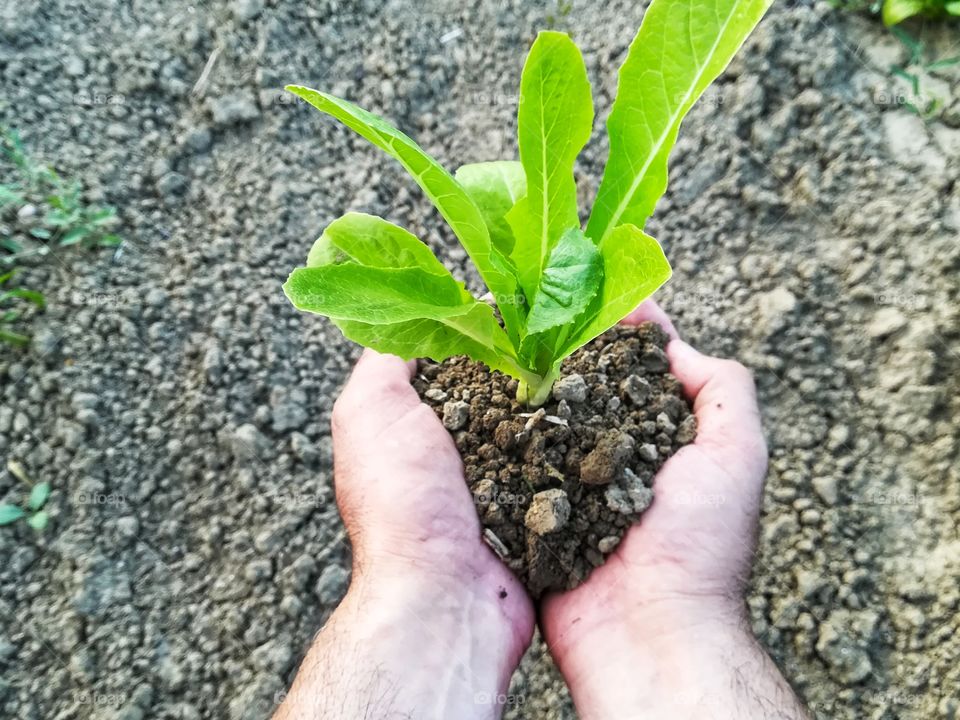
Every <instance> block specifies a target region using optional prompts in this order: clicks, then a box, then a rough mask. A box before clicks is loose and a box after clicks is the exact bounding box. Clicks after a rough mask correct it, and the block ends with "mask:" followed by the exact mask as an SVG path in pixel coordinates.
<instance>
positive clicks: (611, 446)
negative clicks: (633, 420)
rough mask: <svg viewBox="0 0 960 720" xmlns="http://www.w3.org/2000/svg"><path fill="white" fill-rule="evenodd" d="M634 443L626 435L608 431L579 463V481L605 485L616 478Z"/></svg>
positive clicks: (621, 470)
mask: <svg viewBox="0 0 960 720" xmlns="http://www.w3.org/2000/svg"><path fill="white" fill-rule="evenodd" d="M635 447H636V442H635V441H634V439H633V438H632V437H631V436H630V435H628V434H627V433H624V432H620V431H619V430H608V431H607V432H605V433H604V434H603V435H601V436H600V439H599V440H598V441H597V446H596V447H595V448H594V449H593V450H591V451H590V452H589V453H588V454H587V456H586V457H585V458H584V459H583V462H581V463H580V480H581V481H582V482H584V483H586V484H588V485H607V484H609V483H611V482H613V480H614V479H615V478H617V477H618V476H619V475H620V473H621V472H623V468H624V466H625V465H626V462H627V460H628V459H629V458H630V455H631V454H632V453H633V451H634V448H635Z"/></svg>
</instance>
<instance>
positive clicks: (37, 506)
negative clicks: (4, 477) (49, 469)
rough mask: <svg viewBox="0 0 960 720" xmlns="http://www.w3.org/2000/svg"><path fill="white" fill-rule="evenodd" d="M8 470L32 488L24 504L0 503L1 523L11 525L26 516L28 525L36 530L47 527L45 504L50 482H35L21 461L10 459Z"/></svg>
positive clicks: (48, 494) (48, 495) (47, 518)
mask: <svg viewBox="0 0 960 720" xmlns="http://www.w3.org/2000/svg"><path fill="white" fill-rule="evenodd" d="M7 470H9V471H10V474H11V475H13V476H14V477H16V478H17V479H18V480H20V481H21V482H23V483H25V484H26V485H27V486H28V487H29V488H30V494H29V495H28V496H27V501H26V503H24V504H23V505H11V504H10V503H0V525H10V524H11V523H15V522H17V521H18V520H21V519H23V518H26V522H27V525H29V526H30V527H32V528H33V529H34V530H37V531H40V530H43V529H44V528H46V527H47V522H48V521H49V519H50V518H49V517H48V516H47V513H46V511H45V510H44V509H43V506H44V505H46V504H47V499H48V498H49V497H50V483H47V482H39V483H34V482H33V481H32V480H30V478H29V477H27V473H26V472H25V471H24V469H23V468H22V467H21V466H20V464H19V463H16V462H14V461H12V460H11V461H9V462H8V463H7Z"/></svg>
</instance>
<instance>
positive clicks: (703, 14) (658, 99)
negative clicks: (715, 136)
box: [587, 0, 771, 242]
mask: <svg viewBox="0 0 960 720" xmlns="http://www.w3.org/2000/svg"><path fill="white" fill-rule="evenodd" d="M770 1H771V0H697V1H696V2H690V0H653V3H652V4H651V5H650V7H649V8H648V9H647V11H646V14H645V15H644V18H643V24H642V25H641V26H640V31H639V32H638V33H637V35H636V37H635V38H634V40H633V42H632V43H631V44H630V50H629V53H628V54H627V59H626V61H625V62H624V63H623V66H622V67H621V68H620V76H619V82H618V85H617V99H616V101H615V102H614V104H613V108H612V109H611V111H610V116H609V118H608V119H607V134H608V135H609V137H610V155H609V159H608V160H607V166H606V168H605V170H604V173H603V180H602V181H601V183H600V188H599V190H598V191H597V199H596V203H595V204H594V207H593V211H592V213H591V215H590V221H589V222H588V223H587V235H588V236H589V237H590V238H592V239H593V240H594V241H596V242H601V241H602V240H604V239H605V238H606V237H607V236H609V235H610V233H611V232H613V229H614V228H616V227H618V226H619V225H623V224H625V223H629V224H632V225H636V226H637V227H640V228H642V227H643V226H644V224H645V223H646V221H647V218H648V217H650V215H651V214H652V213H653V209H654V207H655V206H656V204H657V201H658V200H659V199H660V197H661V196H662V195H663V193H664V190H665V189H666V187H667V159H668V157H669V154H670V150H671V149H672V148H673V145H674V143H675V142H676V139H677V133H678V131H679V129H680V123H681V121H682V120H683V118H684V116H685V115H686V114H687V111H688V110H689V109H690V108H691V107H692V106H693V103H694V102H696V100H697V98H699V97H700V95H701V94H702V93H703V91H704V90H706V88H707V86H708V85H710V83H711V82H713V80H714V79H715V78H716V77H717V76H718V75H719V74H720V73H721V72H722V71H723V69H724V68H725V67H726V66H727V63H729V62H730V60H731V58H733V56H734V54H735V53H736V52H737V50H738V48H739V47H740V46H741V45H742V44H743V41H744V40H745V39H746V37H747V35H749V34H750V31H751V30H752V29H753V28H754V26H756V24H757V23H758V22H759V21H760V18H761V17H763V13H764V12H765V11H766V10H767V8H768V7H769V5H770Z"/></svg>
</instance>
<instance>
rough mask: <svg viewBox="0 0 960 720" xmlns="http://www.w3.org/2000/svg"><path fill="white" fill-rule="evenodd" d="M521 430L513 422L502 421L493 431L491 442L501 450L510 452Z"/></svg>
mask: <svg viewBox="0 0 960 720" xmlns="http://www.w3.org/2000/svg"><path fill="white" fill-rule="evenodd" d="M521 429H522V428H521V427H520V425H519V424H518V423H517V422H516V421H513V420H503V421H501V422H500V424H499V425H497V429H496V430H494V431H493V441H494V442H495V443H496V445H497V447H498V448H500V449H501V450H511V449H513V448H514V447H515V446H516V444H517V434H518V433H519V432H520V430H521Z"/></svg>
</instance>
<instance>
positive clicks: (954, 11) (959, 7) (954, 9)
mask: <svg viewBox="0 0 960 720" xmlns="http://www.w3.org/2000/svg"><path fill="white" fill-rule="evenodd" d="M943 7H944V9H945V10H946V11H947V12H948V13H950V14H951V15H958V16H960V0H954V2H948V3H947V4H946V5H944V6H943Z"/></svg>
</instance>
